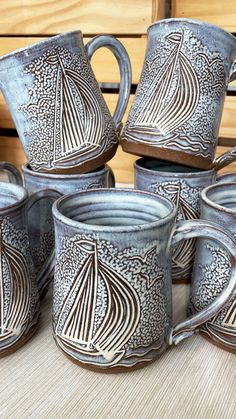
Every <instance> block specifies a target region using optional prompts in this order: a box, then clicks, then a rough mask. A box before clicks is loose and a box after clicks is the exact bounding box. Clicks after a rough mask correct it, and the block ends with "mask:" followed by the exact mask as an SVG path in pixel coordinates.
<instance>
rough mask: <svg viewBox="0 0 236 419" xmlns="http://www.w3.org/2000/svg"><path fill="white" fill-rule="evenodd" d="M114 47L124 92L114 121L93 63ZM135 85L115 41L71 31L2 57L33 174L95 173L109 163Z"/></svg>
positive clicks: (0, 73) (6, 90)
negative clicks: (99, 53) (98, 53)
mask: <svg viewBox="0 0 236 419" xmlns="http://www.w3.org/2000/svg"><path fill="white" fill-rule="evenodd" d="M100 47H106V48H109V49H110V50H111V51H112V52H113V53H114V55H115V57H116V59H117V61H118V64H119V68H120V75H121V80H120V94H119V98H118V103H117V107H116V110H115V113H114V116H113V118H112V117H111V115H110V112H109V110H108V107H107V105H106V103H105V101H104V98H103V96H102V93H101V91H100V89H99V86H98V83H97V81H96V79H95V76H94V73H93V70H92V68H91V65H90V59H91V57H92V55H93V53H94V52H95V51H96V50H97V49H98V48H100ZM130 86H131V68H130V61H129V57H128V54H127V52H126V50H125V48H124V47H123V45H122V44H121V43H120V42H119V41H118V40H117V39H116V38H114V37H112V36H109V35H101V36H96V37H94V38H93V39H92V40H91V41H89V42H88V43H87V45H85V46H84V44H83V36H82V33H81V31H75V32H68V33H65V34H62V35H57V36H54V37H51V38H48V39H46V40H44V41H41V42H39V43H37V44H34V45H31V46H29V47H26V48H22V49H19V50H17V51H14V52H11V53H10V54H7V55H4V56H2V57H0V88H1V90H2V92H3V95H4V97H5V99H6V102H7V104H8V107H9V109H10V112H11V115H12V117H13V120H14V123H15V126H16V129H17V131H18V134H19V137H20V140H21V142H22V145H23V148H24V151H25V154H26V156H27V160H28V162H29V164H30V166H31V168H32V169H33V170H36V171H45V172H47V171H51V172H60V173H61V172H62V171H65V172H66V171H68V172H73V171H74V172H76V173H79V172H81V173H84V172H88V171H91V170H93V169H95V168H97V167H99V166H101V165H102V164H104V163H106V162H107V161H108V160H110V159H111V158H112V157H113V155H114V154H115V152H116V148H117V145H118V132H117V130H120V128H121V120H122V117H123V115H124V112H125V109H126V106H127V103H128V99H129V94H130Z"/></svg>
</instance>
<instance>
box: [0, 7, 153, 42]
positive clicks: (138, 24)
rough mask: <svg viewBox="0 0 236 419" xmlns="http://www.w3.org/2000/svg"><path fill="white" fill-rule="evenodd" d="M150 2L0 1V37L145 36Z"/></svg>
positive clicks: (149, 22)
mask: <svg viewBox="0 0 236 419" xmlns="http://www.w3.org/2000/svg"><path fill="white" fill-rule="evenodd" d="M152 13H153V12H152V2H151V1H150V0H135V1H134V0H100V1H96V0H66V1H64V0H58V1H54V0H33V1H32V0H7V1H1V2H0V22H1V26H0V34H2V35H6V34H9V35H12V34H17V35H19V34H21V35H23V34H25V35H34V34H56V33H60V32H66V31H71V30H76V29H81V30H82V32H83V33H85V34H97V33H111V34H122V33H125V34H144V33H146V29H147V27H148V26H149V25H150V24H151V22H152Z"/></svg>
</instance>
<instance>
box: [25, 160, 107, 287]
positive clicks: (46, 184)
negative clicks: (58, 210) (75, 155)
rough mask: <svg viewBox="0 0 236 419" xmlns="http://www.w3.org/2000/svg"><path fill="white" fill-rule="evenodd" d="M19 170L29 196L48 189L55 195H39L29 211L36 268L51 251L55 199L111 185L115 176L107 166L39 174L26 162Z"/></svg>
mask: <svg viewBox="0 0 236 419" xmlns="http://www.w3.org/2000/svg"><path fill="white" fill-rule="evenodd" d="M22 172H23V177H24V185H25V188H26V189H27V191H28V193H29V195H32V194H33V193H35V192H39V191H44V190H48V189H53V190H55V191H57V192H58V194H57V195H56V196H53V195H52V196H50V195H49V196H48V195H47V194H46V195H45V196H42V198H41V199H40V200H38V201H37V202H36V203H35V204H34V205H33V206H32V208H31V211H30V213H29V229H30V231H31V232H33V234H32V233H31V234H30V241H31V242H30V244H31V249H32V256H33V260H34V264H35V266H36V267H38V270H40V268H41V265H42V263H43V262H44V261H46V260H48V259H49V258H50V257H51V256H52V254H53V250H54V226H53V218H52V204H53V202H54V201H55V198H58V197H59V196H60V195H61V194H69V193H72V192H76V191H80V190H86V189H92V188H102V187H114V186H115V177H114V173H113V171H112V169H111V168H110V167H109V166H107V165H106V166H103V167H101V168H98V169H96V170H94V171H93V172H89V173H84V174H58V173H40V172H34V171H33V170H32V169H30V168H29V166H28V165H24V166H23V167H22ZM52 279H53V270H52V271H51V274H50V276H49V278H48V285H49V284H50V282H51V281H52ZM44 286H45V281H44ZM40 288H41V287H40Z"/></svg>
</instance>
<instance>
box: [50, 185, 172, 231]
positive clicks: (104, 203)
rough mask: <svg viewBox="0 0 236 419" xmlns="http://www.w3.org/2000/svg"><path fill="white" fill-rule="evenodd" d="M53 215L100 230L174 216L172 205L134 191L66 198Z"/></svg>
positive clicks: (95, 191)
mask: <svg viewBox="0 0 236 419" xmlns="http://www.w3.org/2000/svg"><path fill="white" fill-rule="evenodd" d="M53 211H54V215H55V216H56V218H60V219H61V221H64V222H66V223H67V224H68V221H69V220H70V221H73V222H78V223H83V224H86V225H87V226H89V225H91V226H97V227H98V228H99V227H101V228H104V227H109V228H112V227H114V228H119V227H121V228H122V227H126V228H129V227H131V228H132V227H135V226H138V227H140V226H141V225H144V224H150V223H154V222H160V221H162V220H166V218H167V217H171V216H175V209H174V206H173V204H172V202H170V201H168V200H167V199H165V198H163V197H159V196H157V195H154V194H151V193H148V192H141V191H136V190H132V189H122V190H120V189H93V190H87V191H83V192H78V193H75V194H71V195H67V196H63V197H62V198H60V199H59V200H58V201H57V202H56V203H55V204H54V207H53ZM58 216H59V217H58ZM61 216H62V217H61ZM68 219H69V220H68Z"/></svg>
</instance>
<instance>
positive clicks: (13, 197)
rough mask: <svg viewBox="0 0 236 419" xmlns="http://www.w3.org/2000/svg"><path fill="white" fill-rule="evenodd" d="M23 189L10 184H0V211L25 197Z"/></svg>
mask: <svg viewBox="0 0 236 419" xmlns="http://www.w3.org/2000/svg"><path fill="white" fill-rule="evenodd" d="M26 195H27V193H26V191H25V189H24V188H22V187H21V186H18V185H14V184H12V183H5V182H0V209H4V208H8V207H10V206H12V205H14V204H16V203H18V202H19V201H21V200H22V199H24V198H25V197H26Z"/></svg>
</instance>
